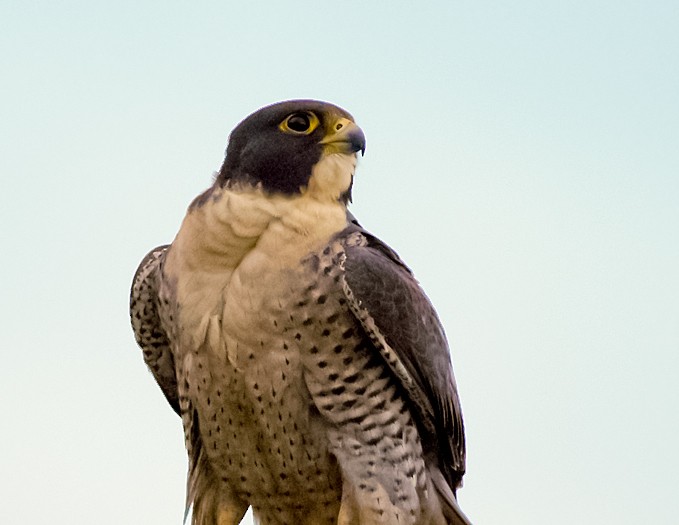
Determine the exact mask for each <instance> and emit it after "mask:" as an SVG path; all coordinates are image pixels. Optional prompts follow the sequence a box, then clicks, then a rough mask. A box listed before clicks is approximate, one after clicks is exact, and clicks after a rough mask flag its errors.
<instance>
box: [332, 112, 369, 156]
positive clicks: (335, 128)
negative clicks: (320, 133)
mask: <svg viewBox="0 0 679 525" xmlns="http://www.w3.org/2000/svg"><path fill="white" fill-rule="evenodd" d="M321 144H323V146H324V149H325V152H326V153H356V152H358V151H360V152H361V155H363V154H364V153H365V135H364V134H363V130H362V129H361V128H359V127H358V126H357V125H356V124H355V123H354V122H352V121H351V120H349V119H347V118H340V119H337V120H336V121H335V122H333V123H332V126H331V127H330V129H329V130H328V131H327V133H326V135H325V137H323V140H321Z"/></svg>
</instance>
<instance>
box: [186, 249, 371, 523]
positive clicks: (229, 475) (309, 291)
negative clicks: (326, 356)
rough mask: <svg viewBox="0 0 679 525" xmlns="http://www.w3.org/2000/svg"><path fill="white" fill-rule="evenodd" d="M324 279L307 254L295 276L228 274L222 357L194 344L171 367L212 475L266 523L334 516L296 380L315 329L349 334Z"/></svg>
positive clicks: (332, 485) (283, 272) (321, 441)
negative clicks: (178, 373) (192, 409)
mask: <svg viewBox="0 0 679 525" xmlns="http://www.w3.org/2000/svg"><path fill="white" fill-rule="evenodd" d="M325 276H327V274H326V275H325ZM323 277H324V274H323V269H322V268H320V267H319V265H318V257H313V256H311V257H306V258H305V261H304V263H303V264H301V265H299V264H298V265H297V267H296V268H295V269H285V268H279V269H277V270H276V271H273V272H270V271H262V268H257V265H254V266H252V267H250V268H249V269H248V270H246V271H241V269H239V270H237V271H236V272H234V276H233V278H232V279H231V283H230V285H229V287H228V288H227V289H226V291H225V294H224V313H223V317H222V321H221V337H222V339H223V342H224V343H225V345H224V346H225V352H222V353H221V354H220V353H219V352H215V351H214V350H213V349H211V348H207V347H201V348H198V349H196V350H195V351H194V352H191V353H189V354H188V355H187V356H186V357H185V359H184V361H183V367H180V368H182V369H183V370H182V375H183V376H184V377H183V379H184V381H181V380H180V391H181V390H182V389H185V390H186V394H187V395H188V397H189V398H191V399H192V401H193V403H194V405H195V406H196V408H197V409H198V414H199V420H200V429H201V437H202V440H203V443H204V446H205V447H206V451H207V453H208V455H209V457H210V462H211V466H212V467H213V469H214V471H215V474H216V476H217V477H218V478H219V480H220V481H221V482H223V483H225V484H226V485H228V486H229V487H230V488H231V489H232V490H233V491H234V492H235V493H236V494H237V495H238V496H239V497H241V498H242V499H244V500H246V501H248V502H249V503H250V504H251V505H253V507H255V508H256V509H258V514H259V515H260V518H261V519H262V520H263V522H265V523H266V522H271V523H277V522H280V523H300V522H302V519H303V518H304V516H306V517H307V518H308V515H309V513H312V515H314V516H315V517H316V518H315V519H316V520H317V521H315V522H317V523H335V522H336V519H337V513H338V512H339V503H340V498H341V479H340V473H339V469H338V466H337V462H336V460H335V458H334V457H333V456H332V455H331V454H330V453H329V451H328V432H327V423H326V421H325V420H323V419H322V418H321V416H320V414H319V412H318V410H317V409H316V407H315V405H314V403H313V401H312V399H311V396H310V394H309V391H308V387H307V384H306V381H305V377H306V376H307V375H308V374H309V369H310V367H312V366H315V362H316V361H317V358H318V352H319V349H318V342H317V337H318V334H319V332H320V334H325V333H326V331H327V335H325V336H323V335H322V336H321V337H325V338H326V339H330V338H335V337H338V338H340V339H341V338H344V340H345V341H347V340H348V339H357V338H358V336H357V334H354V333H353V331H354V330H356V328H357V327H356V321H355V319H354V317H353V316H352V315H351V314H350V313H348V311H346V310H341V309H339V308H337V306H338V305H339V302H338V300H339V295H340V294H341V293H342V291H341V288H340V287H339V286H337V283H336V281H333V280H328V279H323ZM330 296H336V297H337V299H336V300H335V302H334V303H333V302H331V301H329V297H330ZM331 305H333V306H331ZM321 325H322V326H323V327H322V328H321ZM349 336H351V337H349ZM348 342H349V344H350V345H357V343H356V341H353V340H352V341H348ZM316 369H317V370H318V368H317V367H316ZM267 516H268V518H267Z"/></svg>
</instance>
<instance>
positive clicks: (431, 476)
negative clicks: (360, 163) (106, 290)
mask: <svg viewBox="0 0 679 525" xmlns="http://www.w3.org/2000/svg"><path fill="white" fill-rule="evenodd" d="M364 150H365V136H364V134H363V131H362V130H361V129H360V128H359V127H358V126H357V125H356V124H355V122H354V119H353V118H352V116H351V115H350V114H349V113H347V112H346V111H345V110H343V109H341V108H339V107H337V106H335V105H332V104H329V103H325V102H318V101H314V100H294V101H287V102H281V103H277V104H273V105H270V106H267V107H264V108H262V109H260V110H258V111H256V112H255V113H253V114H252V115H250V116H249V117H247V118H245V120H243V121H242V122H241V123H240V124H238V126H237V127H236V128H235V129H234V130H233V132H232V133H231V135H230V137H229V143H228V147H227V150H226V157H225V160H224V163H223V165H222V167H221V169H220V171H219V172H218V173H217V174H216V177H215V180H214V183H213V184H212V186H211V187H210V188H209V189H208V190H207V191H205V192H204V193H202V194H201V195H199V196H198V197H197V198H196V199H195V200H194V201H193V202H192V203H191V204H190V206H189V208H188V212H187V214H186V217H185V218H184V221H183V223H182V225H181V228H180V229H179V233H178V234H177V236H176V237H175V239H174V241H173V242H172V244H170V245H165V246H159V247H158V248H155V249H154V250H152V251H151V252H150V253H149V254H148V255H147V256H146V257H145V258H144V259H143V260H142V262H141V264H140V265H139V268H138V270H137V272H136V274H135V276H134V281H133V284H132V292H131V298H130V315H131V319H132V326H133V328H134V333H135V337H136V340H137V342H138V344H139V346H140V347H141V348H142V350H143V355H144V360H145V362H146V364H147V365H148V367H149V368H150V370H151V372H152V373H153V376H154V378H155V380H156V382H157V383H158V385H159V386H160V388H161V390H162V392H163V394H164V395H165V397H166V398H167V400H168V402H169V403H170V405H171V406H172V408H173V409H174V410H175V412H177V414H179V415H180V416H181V419H182V423H183V427H184V437H185V443H186V448H187V451H188V455H189V473H188V482H187V512H188V510H189V508H191V509H192V523H193V525H235V524H237V523H240V521H241V519H242V517H243V515H244V514H245V512H246V510H247V509H248V507H249V506H252V508H253V512H254V515H255V518H256V519H257V520H258V521H259V523H262V524H267V525H293V524H294V525H297V524H301V525H304V524H307V525H311V524H313V525H322V524H328V525H330V524H333V525H334V524H338V525H353V524H357V525H358V524H361V525H376V524H396V523H398V524H404V525H425V524H426V525H444V524H455V525H458V524H469V521H468V519H467V518H466V517H465V515H464V514H463V513H462V511H461V510H460V508H459V506H458V504H457V500H456V496H455V493H456V490H457V489H458V487H460V485H461V482H462V476H463V474H464V471H465V440H464V428H463V423H462V412H461V408H460V401H459V398H458V393H457V387H456V384H455V379H454V377H453V369H452V365H451V361H450V354H449V351H448V344H447V341H446V337H445V334H444V331H443V328H442V326H441V323H440V321H439V319H438V317H437V315H436V312H435V311H434V308H433V307H432V305H431V303H430V302H429V300H428V299H427V297H426V296H425V294H424V292H423V291H422V289H421V288H420V286H419V285H418V283H417V281H416V280H415V278H414V277H413V274H412V273H411V271H410V269H409V268H408V267H407V266H406V265H405V264H404V263H403V262H402V261H401V259H400V258H399V256H398V255H397V254H396V253H395V252H394V250H392V249H391V248H390V247H389V246H387V245H386V244H385V243H384V242H382V241H381V240H379V239H378V238H377V237H375V236H374V235H372V234H370V233H368V232H367V231H366V230H364V229H363V228H362V227H361V226H360V225H359V223H358V222H357V221H356V219H354V217H353V216H352V215H351V214H350V213H349V212H348V211H347V205H348V203H349V201H350V200H351V188H352V182H353V176H354V171H355V168H356V162H357V153H358V152H359V151H360V152H361V153H363V152H364Z"/></svg>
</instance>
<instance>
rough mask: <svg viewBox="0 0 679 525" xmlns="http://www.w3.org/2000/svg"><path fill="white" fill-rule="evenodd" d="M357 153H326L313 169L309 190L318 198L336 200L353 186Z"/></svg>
mask: <svg viewBox="0 0 679 525" xmlns="http://www.w3.org/2000/svg"><path fill="white" fill-rule="evenodd" d="M355 169H356V154H355V153H351V154H346V153H332V154H330V155H325V156H324V157H323V158H322V159H321V160H320V161H319V162H318V163H317V164H316V165H315V166H314V167H313V169H312V170H311V178H310V179H309V186H308V188H307V192H308V193H309V194H310V195H311V196H313V197H315V198H317V199H328V200H333V201H336V200H337V199H339V197H340V195H342V193H344V192H345V191H347V190H348V189H349V186H351V178H352V176H353V174H354V170H355Z"/></svg>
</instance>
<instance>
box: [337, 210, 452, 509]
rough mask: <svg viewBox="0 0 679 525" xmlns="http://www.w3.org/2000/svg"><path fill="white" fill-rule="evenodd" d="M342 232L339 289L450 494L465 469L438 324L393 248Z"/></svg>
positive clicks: (353, 229)
mask: <svg viewBox="0 0 679 525" xmlns="http://www.w3.org/2000/svg"><path fill="white" fill-rule="evenodd" d="M343 235H344V236H345V239H346V241H345V244H346V251H345V260H344V262H343V265H344V270H345V272H344V276H345V283H344V286H345V293H346V295H347V298H348V299H349V304H350V307H351V309H352V310H353V312H354V314H355V315H356V317H357V318H358V319H359V321H360V322H361V324H362V325H363V327H364V328H365V329H366V332H367V333H368V335H369V336H370V337H371V339H372V340H373V343H374V344H375V346H376V348H377V349H378V351H379V352H380V353H381V354H382V357H383V358H384V359H385V361H387V364H388V365H389V367H390V368H391V370H392V371H393V372H394V373H395V375H396V376H397V378H398V379H399V381H400V383H401V385H402V386H403V388H404V389H405V390H406V392H407V397H408V399H409V401H410V403H411V406H412V409H413V415H414V416H415V418H416V420H417V421H418V423H419V425H420V431H421V433H422V434H423V435H422V438H423V439H422V445H423V449H424V451H425V454H427V456H428V457H429V458H430V460H433V461H435V462H436V463H437V464H436V467H437V468H438V469H439V470H440V472H441V474H442V475H443V477H444V478H445V482H446V483H447V485H448V486H449V487H450V490H451V492H452V495H453V496H454V493H455V490H456V489H457V488H458V487H459V486H460V484H461V480H462V476H463V474H464V471H465V440H464V427H463V422H462V410H461V407H460V401H459V397H458V393H457V386H456V384H455V379H454V376H453V369H452V364H451V361H450V354H449V350H448V343H447V340H446V336H445V333H444V330H443V327H442V325H441V322H440V321H439V318H438V316H437V314H436V312H435V310H434V308H433V306H432V305H431V303H430V301H429V299H428V298H427V296H426V295H425V294H424V292H423V291H422V289H421V288H420V286H419V284H418V283H417V281H416V280H415V278H414V277H413V275H412V273H411V271H410V270H409V269H408V267H407V266H406V265H405V264H404V263H403V262H402V261H401V259H400V258H399V257H398V255H397V254H396V253H395V252H394V251H393V250H392V249H391V248H389V247H388V246H387V245H386V244H384V243H383V242H382V241H380V240H379V239H377V238H375V237H374V236H372V235H370V234H369V233H367V232H365V231H364V230H362V229H361V228H360V227H358V226H357V225H356V224H355V223H354V224H353V225H351V226H350V227H349V228H348V229H347V230H345V232H344V233H343ZM435 481H436V480H435ZM443 496H444V498H445V497H446V495H445V494H443ZM452 503H454V506H455V507H456V508H457V509H459V507H457V503H456V502H454V501H453V502H452Z"/></svg>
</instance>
